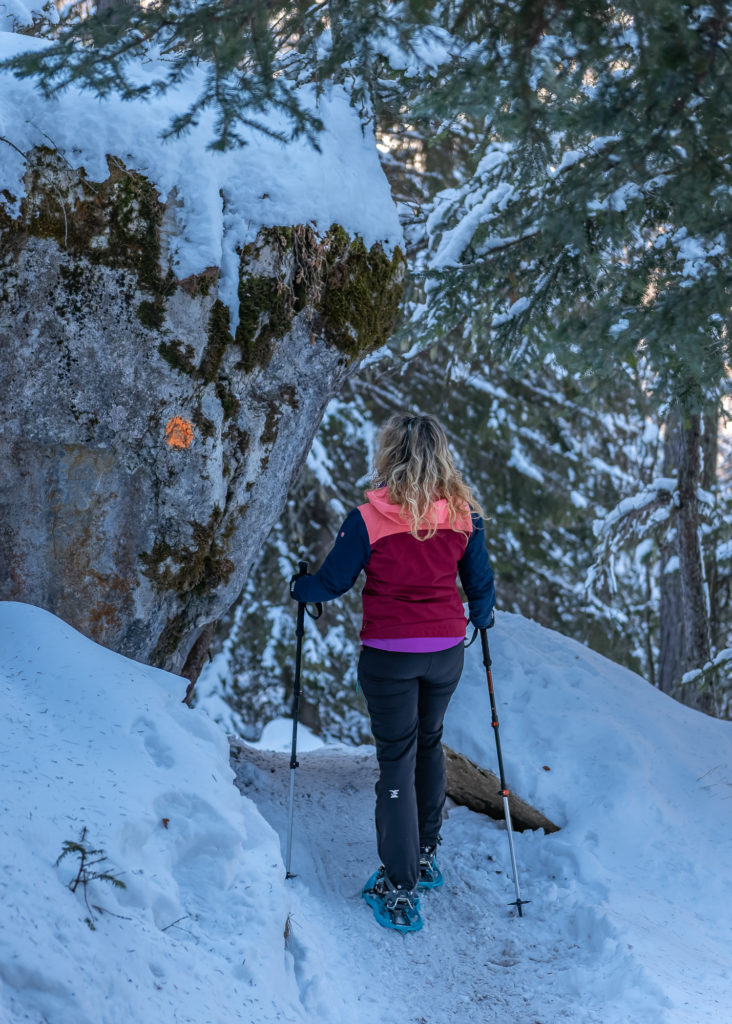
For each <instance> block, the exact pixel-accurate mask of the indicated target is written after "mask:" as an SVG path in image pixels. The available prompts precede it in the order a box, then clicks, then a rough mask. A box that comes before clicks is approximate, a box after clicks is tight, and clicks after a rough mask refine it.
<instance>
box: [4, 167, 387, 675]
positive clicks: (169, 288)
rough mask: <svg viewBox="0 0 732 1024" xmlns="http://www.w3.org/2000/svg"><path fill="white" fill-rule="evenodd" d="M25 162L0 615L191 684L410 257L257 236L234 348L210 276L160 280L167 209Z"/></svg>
mask: <svg viewBox="0 0 732 1024" xmlns="http://www.w3.org/2000/svg"><path fill="white" fill-rule="evenodd" d="M24 156H25V159H26V169H25V177H24V185H25V193H24V195H23V196H21V197H18V196H14V195H9V194H8V193H7V192H6V193H2V192H0V402H1V403H2V409H3V418H2V427H1V428H0V429H1V433H0V598H2V599H8V600H20V601H27V602H31V603H33V604H36V605H40V606H41V607H44V608H47V609H48V610H49V611H52V612H53V613H54V614H56V615H59V616H61V617H62V618H64V619H65V620H66V621H67V622H69V623H71V624H72V625H73V626H75V627H76V628H77V629H79V630H80V631H81V632H82V633H85V634H86V635H87V636H90V637H92V638H93V639H95V640H97V641H99V642H100V643H102V644H105V645H106V646H108V647H111V648H113V649H114V650H117V651H120V652H121V653H123V654H125V655H127V656H130V657H134V658H137V659H140V660H143V661H147V662H151V663H153V664H156V665H160V666H162V667H165V668H167V669H170V670H173V671H185V672H186V673H189V674H192V675H195V671H196V662H197V661H198V657H199V655H200V647H201V644H200V643H199V644H198V645H197V641H199V640H201V639H202V638H205V636H206V631H207V627H208V626H209V625H210V624H211V623H212V622H214V621H215V620H216V619H217V618H218V617H219V616H220V615H221V614H222V613H223V612H224V611H225V610H226V609H227V608H228V607H230V605H231V604H232V603H233V601H234V600H235V599H236V598H237V596H238V595H239V593H240V592H241V589H242V587H243V584H244V582H245V580H246V577H247V573H248V571H249V568H250V566H251V565H252V563H253V561H254V558H255V556H256V554H257V552H258V551H259V549H260V547H261V545H262V543H263V541H264V538H265V537H266V535H267V533H268V531H269V529H270V527H271V525H272V524H273V522H274V521H275V520H276V518H277V516H278V515H279V513H280V511H281V509H282V506H283V504H284V501H285V497H286V493H287V489H288V487H289V485H290V482H291V480H292V477H293V474H295V473H296V472H297V469H298V467H299V466H300V464H301V462H302V460H303V459H304V457H305V455H306V453H307V451H308V448H309V446H310V443H311V441H312V437H313V434H314V432H315V430H316V428H317V426H318V423H319V422H320V418H321V416H322V413H323V410H324V408H325V405H326V403H327V402H328V400H329V398H330V397H331V396H332V395H333V394H334V393H335V392H336V391H337V390H338V388H339V385H340V384H341V382H342V381H343V379H344V377H345V376H346V375H347V374H348V373H350V372H351V371H352V370H353V369H354V367H355V366H356V365H357V364H358V361H359V359H360V358H361V357H362V356H363V355H364V354H365V353H367V352H369V351H371V350H373V349H374V348H376V347H378V346H379V345H381V344H383V342H384V341H385V339H386V337H387V336H388V334H389V332H390V330H391V329H392V326H393V323H394V320H395V316H396V312H397V307H398V303H399V299H400V294H401V277H402V269H403V261H402V257H401V255H400V253H399V251H398V250H397V251H396V252H395V253H394V254H393V255H387V254H385V252H384V251H383V250H382V248H381V246H380V245H378V244H376V245H374V246H372V247H371V249H368V250H367V249H366V247H365V246H364V244H363V242H362V241H360V239H359V238H352V237H349V236H348V235H347V234H346V232H345V231H344V230H343V229H341V228H339V227H338V226H336V225H334V226H332V227H331V228H330V230H328V231H327V232H325V233H324V234H321V235H320V236H319V235H317V234H316V233H315V232H314V231H313V230H312V229H311V228H310V227H306V226H294V227H293V226H289V225H288V226H284V227H273V228H266V229H262V230H260V231H259V233H258V235H257V237H256V240H255V241H254V242H252V243H250V244H248V245H245V246H243V247H241V249H240V252H239V283H238V310H236V311H235V312H236V313H237V314H238V315H236V316H235V317H234V318H233V321H234V322H235V323H236V324H237V326H236V328H235V330H234V333H233V334H232V332H231V329H230V324H231V322H232V318H231V317H230V313H231V310H230V309H229V308H228V307H227V306H226V305H224V303H223V302H222V300H221V298H220V297H219V294H218V281H219V268H217V267H209V268H208V269H206V270H205V271H204V272H202V273H200V274H197V275H195V276H191V277H188V278H187V279H185V280H179V279H177V278H176V276H175V274H174V273H173V270H172V269H171V268H172V266H173V264H172V261H171V258H170V253H171V240H172V239H174V238H175V237H176V232H179V231H180V226H179V223H178V220H177V211H176V197H175V194H171V195H168V196H167V197H166V198H165V199H163V198H161V196H160V195H159V194H158V192H157V191H156V189H155V187H154V186H153V184H151V182H150V181H149V180H148V179H147V178H145V177H144V176H143V175H141V174H139V173H137V172H135V171H133V170H130V169H128V168H127V167H126V166H125V164H124V163H123V162H122V161H121V160H119V159H115V158H109V160H108V168H109V174H108V177H107V178H106V179H105V180H95V181H92V180H90V179H89V178H88V177H87V175H86V173H85V172H84V169H83V168H75V167H72V166H71V165H70V164H69V163H67V161H66V159H65V158H64V156H63V155H62V154H61V153H60V152H59V151H57V150H55V149H53V148H44V147H35V148H34V149H33V150H32V151H31V152H28V153H26V154H24ZM224 215H225V211H224ZM287 571H288V570H287V568H286V566H283V565H281V564H277V565H273V566H272V572H273V573H275V574H279V575H280V576H282V577H283V579H284V577H285V576H286V574H287ZM285 595H286V590H285V589H283V597H284V596H285Z"/></svg>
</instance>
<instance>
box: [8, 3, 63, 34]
mask: <svg viewBox="0 0 732 1024" xmlns="http://www.w3.org/2000/svg"><path fill="white" fill-rule="evenodd" d="M41 17H44V18H46V19H47V20H48V21H50V22H51V23H52V24H56V22H57V21H58V11H57V10H56V8H55V7H54V5H53V4H52V3H51V2H50V0H0V30H1V31H4V32H12V31H13V30H14V29H16V28H20V27H21V26H26V25H32V24H33V22H34V21H35V20H36V19H37V18H41Z"/></svg>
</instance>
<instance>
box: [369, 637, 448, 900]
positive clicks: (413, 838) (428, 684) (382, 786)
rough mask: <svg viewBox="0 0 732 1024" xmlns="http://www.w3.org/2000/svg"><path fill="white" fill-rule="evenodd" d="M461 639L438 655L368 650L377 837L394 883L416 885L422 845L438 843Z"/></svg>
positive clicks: (400, 885) (389, 875)
mask: <svg viewBox="0 0 732 1024" xmlns="http://www.w3.org/2000/svg"><path fill="white" fill-rule="evenodd" d="M463 657H464V649H463V644H462V642H460V643H459V644H457V645H456V646H455V647H450V648H448V649H447V650H445V651H435V652H434V653H432V654H411V653H410V654H407V653H401V652H396V653H395V652H392V651H381V650H378V649H377V648H375V647H364V648H362V650H361V657H360V658H359V662H358V681H359V683H360V684H361V689H362V690H363V694H364V696H365V698H366V704H367V706H368V710H369V715H370V717H371V731H372V733H373V735H374V739H375V741H376V757H377V759H378V762H379V769H380V774H379V781H378V782H377V783H376V835H377V840H378V850H379V856H380V858H381V862H382V864H383V865H384V867H385V868H386V874H387V876H388V878H389V881H390V882H391V883H392V885H395V886H397V887H401V888H402V889H413V888H414V887H415V885H416V884H417V880H418V879H419V851H420V846H423V845H433V844H434V843H436V842H437V837H438V835H439V832H440V826H441V824H442V808H443V805H444V803H445V756H444V754H443V752H442V744H441V740H442V720H443V718H444V716H445V711H446V710H447V705H448V704H449V703H450V698H451V697H452V695H453V693H454V692H455V687H456V686H457V684H458V681H459V679H460V674H461V672H462V670H463Z"/></svg>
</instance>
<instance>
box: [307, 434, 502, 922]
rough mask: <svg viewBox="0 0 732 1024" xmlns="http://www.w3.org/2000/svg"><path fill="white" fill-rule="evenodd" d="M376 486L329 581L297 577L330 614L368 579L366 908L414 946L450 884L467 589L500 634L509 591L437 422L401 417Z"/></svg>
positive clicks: (349, 527) (347, 533)
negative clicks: (423, 908)
mask: <svg viewBox="0 0 732 1024" xmlns="http://www.w3.org/2000/svg"><path fill="white" fill-rule="evenodd" d="M374 485H375V486H374V490H371V491H368V492H367V494H366V498H367V501H366V503H365V504H363V505H360V506H359V507H358V508H355V509H353V510H352V511H351V512H350V513H349V515H348V516H347V518H346V520H345V522H344V523H343V525H342V526H341V528H340V530H339V532H338V536H337V538H336V540H335V543H334V545H333V548H332V549H331V551H330V553H329V554H328V556H327V557H326V559H325V561H324V562H323V565H322V566H321V568H320V569H319V570H318V572H316V573H315V574H314V575H312V576H297V577H294V578H293V580H292V582H291V584H290V593H291V596H292V597H293V598H294V599H295V600H297V601H300V602H304V603H306V602H307V603H309V602H319V601H329V600H332V599H333V598H336V597H340V595H341V594H344V593H345V592H346V591H347V590H349V589H350V588H351V587H352V586H353V584H354V583H355V582H356V579H357V577H358V575H359V573H360V572H361V570H362V569H363V570H364V571H365V573H366V584H365V586H364V588H363V593H362V599H363V626H362V629H361V643H362V648H361V654H360V657H359V662H358V681H359V683H360V685H361V689H362V691H363V694H364V697H365V698H366V704H367V707H368V712H369V716H370V718H371V731H372V733H373V736H374V740H375V741H376V756H377V759H378V763H379V771H380V774H379V781H378V782H377V783H376V833H377V841H378V852H379V857H380V858H381V862H382V867H380V868H379V870H378V871H376V872H375V873H374V874H373V875H372V876H371V878H370V879H369V880H368V882H367V883H366V885H365V886H364V889H363V896H364V899H365V900H366V901H367V903H369V905H370V906H371V907H372V908H373V911H374V916H375V917H376V920H377V921H378V922H379V923H380V924H383V925H385V926H386V927H389V928H396V929H397V930H398V931H401V932H406V931H416V930H417V929H418V928H421V927H422V919H421V917H420V913H419V896H418V892H417V890H418V889H420V888H423V889H424V888H427V889H430V888H436V887H437V886H440V885H442V882H443V878H442V874H441V872H440V870H439V868H438V866H437V860H436V850H437V844H438V842H439V841H440V835H439V833H440V826H441V824H442V808H443V805H444V802H445V761H444V755H443V752H442V745H441V738H442V722H443V718H444V715H445V711H446V710H447V705H448V703H449V701H450V698H451V696H452V694H453V693H454V691H455V687H456V686H457V684H458V680H459V679H460V674H461V672H462V668H463V655H464V647H463V639H464V636H465V626H466V619H465V614H464V611H463V605H462V601H461V599H460V595H459V593H458V589H457V585H456V577H457V576H458V575H459V576H460V581H461V583H462V586H463V589H464V591H465V594H466V596H467V598H468V608H469V615H470V621H471V622H472V624H473V625H474V626H476V627H478V628H479V629H480V628H484V627H488V626H491V625H492V624H493V605H494V603H495V591H494V586H493V571H492V569H491V566H490V563H489V561H488V554H487V552H486V546H485V532H484V528H483V520H482V516H481V508H480V505H479V504H478V502H477V501H476V499H475V498H474V496H473V494H472V492H471V490H470V488H469V487H468V486H467V485H466V484H465V483H464V482H463V481H462V479H461V477H460V474H459V473H458V472H457V470H456V469H455V466H454V463H453V459H452V455H451V453H450V450H449V447H448V443H447V438H446V436H445V432H444V431H443V429H442V427H441V426H440V424H439V423H438V421H437V420H436V419H435V418H434V417H432V416H404V415H395V416H392V417H391V419H390V420H389V421H388V422H387V423H386V425H385V426H384V428H383V430H382V431H381V434H380V436H379V439H378V442H377V450H376V454H375V456H374Z"/></svg>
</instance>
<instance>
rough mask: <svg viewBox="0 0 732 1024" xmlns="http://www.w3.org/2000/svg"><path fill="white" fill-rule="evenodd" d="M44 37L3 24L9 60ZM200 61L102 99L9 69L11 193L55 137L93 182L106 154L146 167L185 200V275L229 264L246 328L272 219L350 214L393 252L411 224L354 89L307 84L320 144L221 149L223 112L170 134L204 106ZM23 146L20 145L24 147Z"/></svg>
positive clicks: (5, 139)
mask: <svg viewBox="0 0 732 1024" xmlns="http://www.w3.org/2000/svg"><path fill="white" fill-rule="evenodd" d="M45 45H46V44H45V42H44V41H43V40H40V39H34V38H30V37H27V36H20V35H13V34H12V33H0V59H4V58H8V57H10V56H12V55H13V54H15V53H17V52H20V51H22V50H24V49H29V48H35V49H41V48H43V47H44V46H45ZM156 68H157V64H156V62H155V61H152V60H151V61H150V62H149V63H148V64H146V65H144V66H141V67H140V70H139V75H140V78H141V79H142V78H145V79H153V78H154V77H155V74H156ZM205 74H206V67H205V65H204V64H201V65H200V66H199V67H198V68H197V69H196V70H195V71H194V72H191V74H190V75H189V76H188V77H187V78H186V80H185V82H184V83H183V84H182V85H180V86H179V87H177V88H175V89H171V90H169V91H168V92H167V93H166V94H165V95H163V96H156V97H154V98H150V99H137V100H131V101H126V102H125V101H123V100H121V99H120V98H119V97H118V96H116V95H111V96H109V97H107V98H105V99H98V98H96V97H95V96H93V95H92V94H91V93H89V92H83V91H81V90H80V89H77V88H69V89H67V90H66V91H64V92H63V93H61V94H59V95H57V96H55V97H54V98H53V99H50V100H47V99H44V98H43V96H42V95H41V94H40V93H39V92H38V91H37V90H36V89H35V88H34V85H33V82H32V80H29V79H26V80H20V79H17V78H15V77H14V76H13V75H11V74H10V73H9V72H0V136H2V139H1V140H0V191H2V190H3V189H7V190H8V191H9V192H10V193H11V194H12V195H14V196H15V197H16V199H17V200H18V202H16V204H15V207H16V208H17V206H18V203H19V197H20V196H21V195H22V194H23V192H24V187H25V186H24V184H23V173H24V169H25V160H24V158H23V156H22V155H21V153H19V152H18V150H21V151H22V152H23V153H25V152H27V151H28V150H30V149H31V148H32V147H33V146H39V145H45V146H48V145H49V143H50V144H52V145H53V146H54V147H55V148H56V149H58V150H59V151H60V152H62V153H63V155H64V157H65V158H66V160H67V161H68V162H69V164H71V165H72V166H73V167H77V168H78V167H84V168H85V170H86V172H87V175H88V176H89V178H90V179H91V180H97V181H101V180H104V179H106V178H107V177H108V175H109V169H108V166H107V155H108V154H109V155H112V156H115V157H117V158H118V159H120V160H122V161H123V162H124V163H125V166H126V167H128V168H129V169H133V170H136V171H139V172H140V173H142V174H145V175H146V176H147V177H148V178H149V179H150V180H151V181H152V182H153V183H154V184H155V185H156V187H157V189H158V191H159V193H160V195H161V198H163V199H168V198H170V199H171V200H172V199H173V198H175V201H176V204H179V205H176V211H177V212H176V216H177V219H178V224H177V229H176V230H177V233H175V234H174V235H173V236H172V237H171V239H170V244H171V246H172V249H173V269H174V271H175V274H176V276H177V277H178V278H179V279H183V278H186V277H188V276H190V275H191V274H198V273H201V272H202V271H203V270H205V269H206V268H207V267H220V268H221V270H222V276H221V278H220V287H219V295H220V298H221V299H222V301H223V302H225V304H226V305H227V306H228V307H229V309H230V311H231V315H232V329H233V328H235V327H236V321H237V317H238V314H237V311H238V299H237V287H238V267H239V257H238V253H237V249H240V248H241V247H242V246H244V245H246V244H248V243H249V242H251V241H253V240H254V239H255V238H256V236H257V233H258V232H259V230H260V229H261V228H262V227H271V226H277V225H293V224H311V225H312V226H313V227H314V228H315V229H316V231H318V232H319V233H320V234H321V235H322V234H324V233H325V232H326V231H327V230H328V229H329V228H330V227H331V225H332V224H340V225H341V226H342V227H343V228H345V230H346V231H347V232H348V233H349V234H350V235H352V236H354V235H359V236H360V237H361V238H362V239H363V241H364V243H365V245H366V246H367V247H369V248H370V247H371V246H372V245H374V244H375V243H376V242H382V243H383V245H384V247H385V249H386V250H387V251H390V250H391V249H393V247H394V246H395V245H397V244H400V243H401V241H402V232H401V228H400V226H399V220H398V215H397V210H396V207H395V205H394V203H393V201H392V198H391V194H390V190H389V185H388V183H387V181H386V178H385V176H384V173H383V171H382V169H381V166H380V163H379V158H378V153H377V150H376V144H375V140H374V135H373V131H372V129H371V127H370V126H364V125H362V124H361V121H360V119H359V116H358V114H357V112H356V111H355V110H354V109H353V107H352V106H351V105H350V103H349V97H348V93H347V92H346V90H345V89H343V88H341V87H332V88H329V89H327V90H326V91H325V93H324V95H323V96H321V97H320V99H319V100H316V99H315V97H314V95H313V93H312V91H311V92H307V91H306V90H305V89H303V90H302V91H301V98H302V101H303V103H304V104H305V105H307V106H309V107H310V108H311V109H313V110H315V111H316V112H317V114H318V116H319V117H320V118H321V119H322V120H323V122H324V124H325V129H324V131H323V132H322V133H321V134H320V135H319V136H318V144H319V147H320V151H317V150H315V149H314V148H313V147H312V146H311V145H310V143H309V142H308V141H307V140H305V139H304V138H298V139H294V140H292V141H290V142H288V143H284V142H281V141H279V140H278V139H275V138H271V137H269V136H267V135H265V134H263V133H261V132H256V131H254V130H253V129H247V128H243V129H242V135H243V136H244V138H245V140H246V142H247V145H245V146H244V147H243V148H241V149H237V150H231V151H228V152H218V151H214V150H211V149H208V148H207V147H208V145H209V144H210V142H211V141H212V139H213V135H214V132H213V121H214V116H213V113H212V112H211V111H207V112H204V113H203V114H202V115H201V117H200V120H199V123H198V124H197V125H196V126H195V127H194V128H192V129H191V130H190V131H188V132H187V133H185V134H184V135H182V136H180V137H178V138H175V139H169V140H167V141H163V140H162V139H161V137H160V134H161V133H162V131H163V130H164V129H165V128H166V127H167V126H168V124H169V123H170V121H171V119H172V118H173V117H174V116H175V115H176V114H177V113H181V112H183V111H185V110H187V109H189V107H190V106H191V105H192V104H193V102H194V100H195V98H196V97H197V96H198V94H199V93H200V92H201V91H202V88H203V79H204V77H205ZM262 119H263V120H265V121H266V122H267V125H268V127H269V128H270V129H271V130H273V131H276V132H281V133H284V134H285V135H288V134H289V129H290V126H289V124H288V122H287V121H286V119H285V117H284V116H283V115H282V114H279V113H277V112H272V113H271V114H270V115H268V116H263V118H262ZM13 147H17V148H13Z"/></svg>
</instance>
